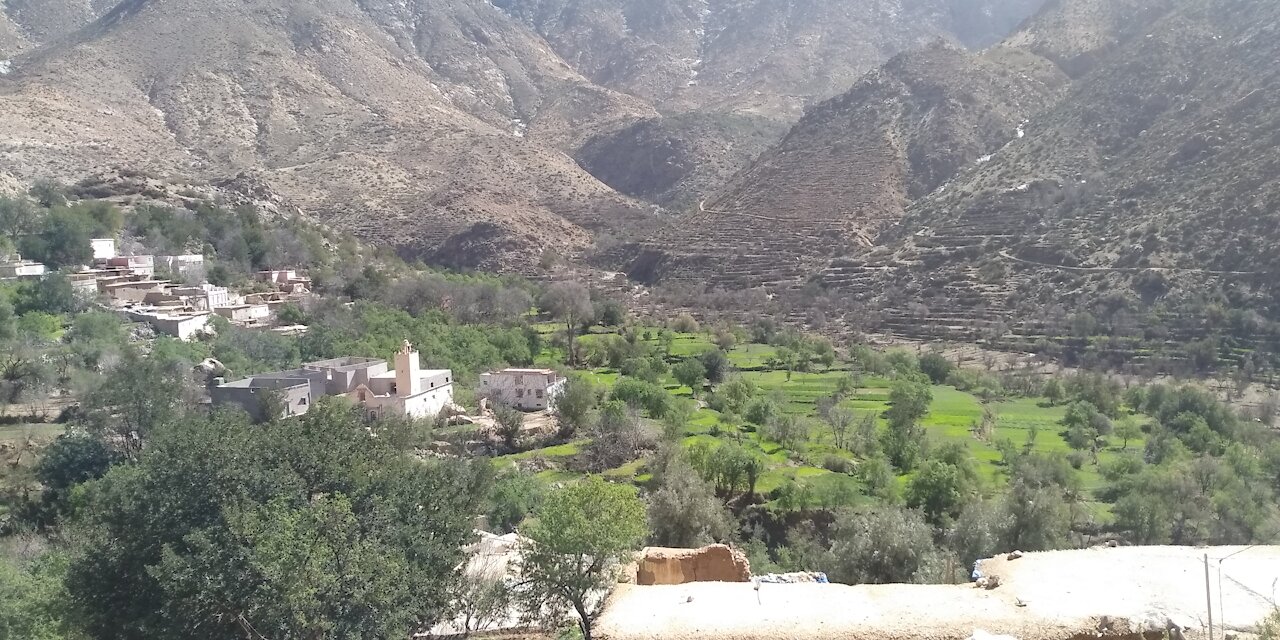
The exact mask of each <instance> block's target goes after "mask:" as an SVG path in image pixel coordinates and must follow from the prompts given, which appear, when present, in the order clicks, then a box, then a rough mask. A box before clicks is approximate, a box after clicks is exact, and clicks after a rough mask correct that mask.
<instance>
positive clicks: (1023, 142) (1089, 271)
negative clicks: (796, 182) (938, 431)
mask: <svg viewBox="0 0 1280 640" xmlns="http://www.w3.org/2000/svg"><path fill="white" fill-rule="evenodd" d="M1175 4H1176V7H1175V8H1174V10H1172V11H1170V12H1168V13H1167V14H1166V15H1164V16H1163V17H1160V18H1158V19H1156V20H1154V21H1152V22H1150V23H1148V24H1147V26H1146V28H1145V29H1144V30H1143V32H1141V34H1140V35H1138V36H1136V37H1132V38H1128V39H1127V40H1125V42H1124V43H1123V44H1120V45H1118V46H1117V47H1116V48H1114V50H1112V51H1111V52H1110V53H1107V54H1105V55H1104V56H1103V57H1102V58H1101V59H1100V60H1099V61H1098V63H1097V64H1096V65H1095V66H1094V67H1093V68H1092V70H1090V71H1089V72H1088V73H1086V74H1085V75H1084V76H1082V77H1081V78H1079V79H1078V80H1076V81H1075V82H1074V83H1073V84H1072V85H1071V87H1070V89H1069V91H1068V92H1067V93H1066V94H1065V96H1064V97H1063V98H1062V99H1061V100H1060V101H1059V102H1058V103H1057V104H1056V105H1055V106H1054V107H1052V108H1051V109H1049V110H1047V111H1046V112H1045V113H1043V114H1042V115H1040V116H1039V117H1037V118H1033V119H1032V121H1031V122H1030V123H1029V124H1028V125H1027V126H1026V128H1025V136H1024V137H1022V138H1018V139H1016V140H1013V141H1011V142H1010V143H1009V144H1008V145H1007V146H1005V147H1003V148H1002V149H1000V150H999V151H998V152H996V153H994V154H993V155H992V157H991V159H990V160H989V161H988V162H984V163H981V164H977V165H973V166H971V167H969V168H968V169H967V170H966V171H963V172H962V173H960V174H959V175H958V177H956V178H955V179H954V180H952V181H951V182H949V183H948V184H947V185H945V187H944V188H942V189H939V190H937V191H935V192H933V193H931V194H930V195H928V196H927V197H925V198H922V199H920V200H918V201H917V202H915V203H914V204H913V205H912V206H911V208H910V210H909V211H908V214H907V215H906V217H905V218H903V220H902V221H901V222H900V223H899V224H897V225H895V226H893V227H891V228H889V229H887V230H886V231H885V232H884V233H882V234H881V235H880V236H879V238H877V245H878V246H877V247H876V248H874V249H871V250H868V251H865V252H862V253H861V254H858V255H856V256H853V257H850V258H843V259H838V260H836V261H835V262H834V263H833V265H832V267H830V268H829V269H828V270H827V271H826V272H825V273H824V274H823V277H822V278H821V280H822V282H823V284H824V286H825V287H827V288H828V290H829V291H830V292H831V294H832V295H833V297H834V296H845V297H852V298H854V299H860V300H864V301H869V302H870V303H871V305H872V306H873V307H875V308H879V309H885V310H888V311H887V315H888V316H889V318H890V321H889V322H888V325H887V326H889V327H890V328H891V329H893V330H895V331H899V332H914V333H916V334H932V333H934V332H941V333H943V334H949V335H955V336H965V337H974V336H989V337H1003V338H1011V337H1012V338H1016V339H1017V340H1022V341H1025V342H1024V344H1025V345H1031V344H1032V343H1034V342H1035V341H1037V340H1041V339H1043V338H1045V337H1049V338H1053V339H1057V340H1061V339H1063V338H1065V337H1068V336H1075V337H1076V338H1077V339H1080V340H1084V341H1086V342H1087V341H1088V340H1089V339H1090V338H1091V337H1092V336H1103V337H1105V338H1106V339H1107V341H1108V344H1109V346H1108V350H1110V351H1112V352H1118V353H1122V354H1127V355H1128V356H1135V357H1136V359H1139V360H1145V359H1149V358H1154V357H1165V356H1162V355H1161V354H1160V349H1161V348H1163V346H1167V347H1168V348H1169V349H1181V347H1179V346H1178V345H1185V344H1187V343H1190V342H1192V341H1194V340H1198V339H1202V340H1204V342H1201V343H1197V344H1198V346H1197V348H1198V349H1200V350H1201V351H1203V353H1202V354H1201V355H1200V356H1197V357H1194V358H1193V360H1195V361H1197V362H1199V363H1200V365H1199V366H1203V363H1204V362H1211V361H1214V360H1216V358H1217V357H1218V356H1221V357H1224V358H1227V357H1231V358H1235V357H1236V356H1238V355H1239V353H1240V352H1241V350H1248V351H1249V352H1250V353H1271V352H1275V351H1276V347H1277V345H1276V338H1277V335H1280V332H1277V328H1276V326H1275V323H1274V322H1273V321H1271V320H1269V319H1268V318H1273V317H1275V310H1276V305H1277V298H1276V293H1277V291H1276V290H1275V288H1274V278H1273V277H1272V274H1274V273H1275V271H1276V269H1277V267H1278V266H1280V264H1277V258H1276V255H1275V252H1274V251H1273V250H1272V248H1273V247H1274V246H1276V243H1277V242H1280V237H1278V236H1277V229H1278V228H1280V226H1278V225H1277V212H1280V188H1277V183H1276V181H1275V179H1274V177H1275V176H1276V175H1278V172H1280V152H1278V151H1277V150H1278V149H1280V138H1277V131H1280V121H1277V117H1278V114H1280V102H1278V101H1277V97H1276V96H1277V95H1278V91H1280V68H1277V66H1276V65H1275V64H1273V63H1272V62H1273V61H1275V60H1278V59H1280V41H1278V40H1277V39H1276V38H1275V35H1276V34H1277V33H1280V5H1276V4H1275V3H1266V2H1247V1H1244V0H1185V1H1182V2H1178V3H1175ZM908 302H909V304H908ZM1142 344H1145V345H1147V346H1145V347H1144V346H1140V345H1142ZM1152 344H1155V345H1156V347H1155V348H1154V349H1152V347H1151V345H1152ZM1166 355H1167V357H1172V358H1182V357H1183V355H1180V354H1179V353H1174V354H1166ZM1242 366H1243V363H1242Z"/></svg>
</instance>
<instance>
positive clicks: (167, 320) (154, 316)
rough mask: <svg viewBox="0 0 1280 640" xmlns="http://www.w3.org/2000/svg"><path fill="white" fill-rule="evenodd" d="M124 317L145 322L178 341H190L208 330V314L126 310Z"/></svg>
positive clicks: (158, 331) (209, 316)
mask: <svg viewBox="0 0 1280 640" xmlns="http://www.w3.org/2000/svg"><path fill="white" fill-rule="evenodd" d="M124 313H125V315H126V316H128V317H129V319H130V320H133V321H134V322H145V323H147V324H149V325H151V328H152V329H155V330H156V332H157V333H163V334H165V335H168V336H173V337H175V338H177V339H179V340H192V339H194V338H196V337H199V336H200V334H202V333H204V332H205V331H207V330H208V328H209V319H210V318H212V317H213V316H212V315H210V314H208V313H170V312H165V311H158V310H147V309H126V310H125V312H124Z"/></svg>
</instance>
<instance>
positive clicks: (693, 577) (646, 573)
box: [636, 544, 751, 585]
mask: <svg viewBox="0 0 1280 640" xmlns="http://www.w3.org/2000/svg"><path fill="white" fill-rule="evenodd" d="M750 580H751V564H750V563H749V562H748V561H747V557H746V556H745V555H743V554H742V552H740V551H737V550H735V549H731V548H729V547H728V546H726V545H723V544H713V545H710V546H706V547H703V548H701V549H669V548H664V547H647V548H645V550H644V551H642V552H641V553H640V560H639V563H638V566H637V568H636V584H640V585H655V584H685V583H688V582H749V581H750Z"/></svg>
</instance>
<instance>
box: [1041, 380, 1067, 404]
mask: <svg viewBox="0 0 1280 640" xmlns="http://www.w3.org/2000/svg"><path fill="white" fill-rule="evenodd" d="M1040 393H1042V394H1044V397H1045V399H1047V400H1048V401H1049V404H1058V403H1059V402H1062V398H1063V394H1064V391H1063V389H1062V383H1061V382H1059V381H1058V379H1057V378H1050V379H1049V381H1048V382H1046V383H1044V389H1043V390H1041V392H1040Z"/></svg>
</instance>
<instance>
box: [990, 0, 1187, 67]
mask: <svg viewBox="0 0 1280 640" xmlns="http://www.w3.org/2000/svg"><path fill="white" fill-rule="evenodd" d="M1176 4H1177V3H1176V0H1051V1H1050V2H1049V3H1047V4H1046V5H1045V6H1044V7H1043V8H1042V9H1041V10H1040V11H1039V12H1037V13H1036V15H1035V16H1033V17H1032V18H1031V19H1030V20H1028V22H1027V24H1024V25H1023V26H1022V28H1020V29H1018V30H1017V31H1015V32H1014V33H1013V34H1011V35H1010V36H1009V37H1008V38H1007V39H1006V40H1005V42H1004V44H1005V45H1006V46H1010V47H1017V48H1020V49H1025V50H1027V51H1031V52H1032V53H1035V54H1036V55H1039V56H1043V57H1045V58H1048V59H1049V60H1052V61H1053V62H1054V63H1055V64H1057V65H1058V66H1059V67H1061V68H1062V70H1063V71H1065V72H1066V73H1068V74H1070V75H1071V76H1072V77H1079V76H1081V75H1084V74H1085V73H1087V72H1088V71H1089V70H1090V69H1092V68H1093V67H1094V65H1096V64H1097V63H1098V62H1099V61H1100V60H1102V59H1103V58H1105V57H1106V56H1107V55H1108V54H1110V53H1112V52H1114V51H1115V49H1116V48H1117V47H1119V46H1120V45H1122V44H1124V43H1125V42H1128V41H1129V40H1131V39H1133V38H1135V37H1139V36H1142V35H1144V34H1145V33H1146V32H1147V31H1146V30H1147V28H1148V27H1149V26H1150V25H1151V24H1152V23H1153V22H1155V21H1156V20H1157V19H1159V18H1160V17H1161V16H1164V15H1166V14H1168V13H1169V12H1171V11H1172V10H1173V9H1174V7H1175V6H1176Z"/></svg>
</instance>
